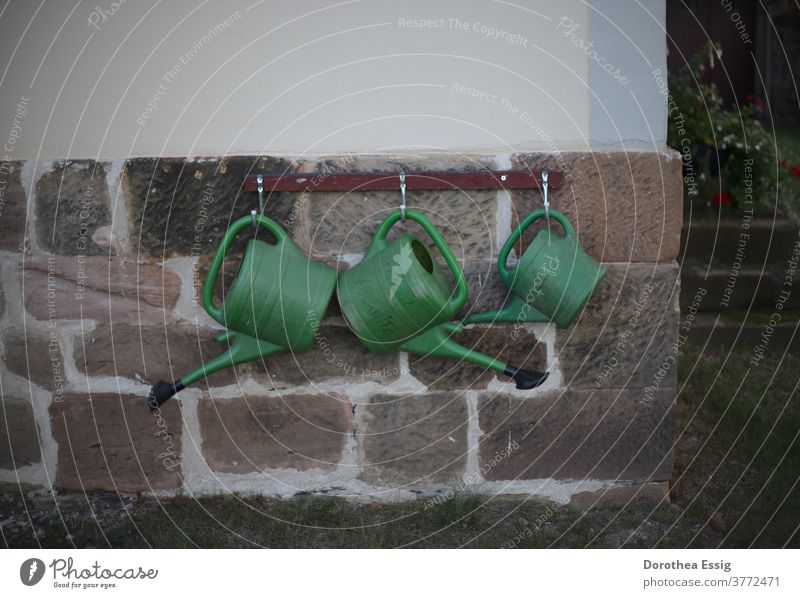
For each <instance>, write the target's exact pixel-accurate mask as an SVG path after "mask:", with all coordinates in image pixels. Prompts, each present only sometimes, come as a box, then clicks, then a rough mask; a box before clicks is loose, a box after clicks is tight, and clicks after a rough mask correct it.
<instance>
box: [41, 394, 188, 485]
mask: <svg viewBox="0 0 800 598" xmlns="http://www.w3.org/2000/svg"><path fill="white" fill-rule="evenodd" d="M50 416H51V420H52V427H53V436H54V438H55V439H56V442H57V443H58V472H57V475H56V485H57V486H58V487H60V488H63V489H65V490H84V491H90V490H114V491H118V492H140V491H153V490H174V489H176V488H178V487H179V486H180V483H181V478H180V474H181V435H182V432H183V424H182V421H181V419H182V418H181V412H180V406H179V403H178V402H177V401H170V402H169V403H165V404H164V405H162V407H161V410H160V412H157V413H156V414H151V413H150V411H149V410H148V409H147V407H146V406H145V399H144V397H142V396H140V395H117V394H93V395H91V396H90V395H83V394H67V395H64V397H63V400H61V401H58V402H54V403H53V404H52V406H51V407H50Z"/></svg>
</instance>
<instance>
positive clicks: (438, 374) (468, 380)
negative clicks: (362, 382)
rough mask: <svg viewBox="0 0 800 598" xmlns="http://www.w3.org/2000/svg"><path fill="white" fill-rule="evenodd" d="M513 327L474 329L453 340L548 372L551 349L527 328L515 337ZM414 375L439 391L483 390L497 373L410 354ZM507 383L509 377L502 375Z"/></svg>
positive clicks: (409, 358)
mask: <svg viewBox="0 0 800 598" xmlns="http://www.w3.org/2000/svg"><path fill="white" fill-rule="evenodd" d="M513 332H514V327H513V325H495V326H491V327H488V326H474V327H471V328H469V329H466V330H464V332H462V333H460V334H454V335H453V336H452V338H453V340H455V341H456V342H458V343H459V344H461V345H463V346H465V347H467V348H469V349H472V350H473V351H479V352H481V353H483V354H485V355H488V356H489V357H493V358H495V359H499V360H500V361H504V362H506V363H509V364H511V365H513V366H516V367H521V368H526V369H530V370H535V371H545V370H546V369H547V347H546V346H545V345H544V343H540V342H539V341H538V339H537V338H536V336H535V335H534V334H532V333H530V332H528V331H526V330H524V329H520V330H518V331H517V337H516V338H514V337H513V336H512V333H513ZM408 364H409V369H410V371H411V374H412V375H413V376H414V377H415V378H417V380H419V381H420V382H422V383H423V384H426V385H427V386H428V388H435V389H470V388H472V389H480V388H486V385H487V384H489V382H490V381H492V380H494V378H495V377H496V374H495V372H494V371H493V370H487V369H484V368H482V367H480V366H477V365H473V364H470V363H467V362H459V361H455V360H452V359H443V358H440V357H425V356H422V355H409V356H408ZM502 378H503V379H504V380H506V379H507V378H506V377H505V376H502Z"/></svg>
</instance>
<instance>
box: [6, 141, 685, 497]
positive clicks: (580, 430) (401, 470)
mask: <svg viewBox="0 0 800 598" xmlns="http://www.w3.org/2000/svg"><path fill="white" fill-rule="evenodd" d="M543 166H547V167H549V168H558V169H561V170H564V171H565V174H566V183H565V185H564V187H563V188H562V189H560V190H557V191H556V190H554V191H553V192H552V193H551V201H552V204H553V206H554V207H555V208H556V209H559V210H561V211H563V212H564V213H566V214H567V215H568V216H569V218H570V219H571V221H572V223H573V225H574V226H575V228H576V229H577V231H578V234H579V237H580V239H581V241H582V243H583V245H584V247H585V249H586V250H587V252H588V253H589V254H590V255H592V256H593V257H594V258H595V259H598V260H600V261H603V262H604V263H605V264H606V266H607V268H608V274H607V276H606V277H605V279H604V280H603V281H602V282H601V283H600V285H599V286H598V288H597V289H596V291H595V293H594V296H593V297H592V299H591V300H590V302H589V304H588V305H587V307H586V308H585V310H584V312H583V313H582V315H581V316H580V317H579V318H578V320H577V321H576V322H575V323H574V324H573V325H572V326H571V327H570V328H568V329H564V330H561V329H558V330H557V329H555V328H554V327H552V326H548V325H544V324H530V325H527V327H526V328H525V329H524V330H523V331H522V334H521V335H519V336H518V337H517V338H516V339H514V338H512V336H511V329H512V328H513V325H495V326H485V325H476V326H472V327H470V328H469V329H467V330H466V331H465V332H464V333H463V335H462V338H461V341H462V342H463V343H464V344H467V345H469V346H472V347H475V348H476V349H478V350H480V351H482V352H484V353H487V354H489V355H492V356H497V357H500V358H503V359H506V360H512V361H513V362H514V363H515V364H520V365H524V366H525V367H529V368H532V369H537V368H538V369H547V370H549V372H550V377H549V379H548V381H547V382H546V383H545V384H544V385H543V386H541V387H540V388H538V389H535V390H532V391H518V390H516V389H514V387H513V385H512V384H508V383H507V382H506V381H505V380H501V379H498V377H497V376H495V375H494V373H492V372H487V371H483V370H481V369H480V368H477V367H475V366H471V365H466V364H460V363H455V362H448V361H444V360H440V359H436V358H422V357H420V356H416V355H407V354H402V353H401V354H393V355H383V356H378V355H373V354H370V353H369V352H367V351H366V349H364V348H363V347H362V346H361V345H360V344H359V343H358V341H357V338H356V337H355V336H354V335H353V334H352V333H350V332H349V330H348V329H347V328H346V327H345V325H344V321H343V319H342V317H341V315H340V314H339V313H338V308H337V307H336V306H335V305H334V306H332V307H331V309H330V311H329V314H328V317H327V319H326V320H325V322H324V323H323V325H322V326H321V328H320V333H319V334H318V336H317V342H316V343H315V345H314V346H313V347H312V349H311V350H310V351H309V352H307V353H305V354H302V355H292V354H285V355H282V356H278V357H274V358H271V359H268V360H266V361H264V362H253V363H249V364H244V365H241V366H239V367H237V368H235V369H230V370H227V371H223V372H220V373H217V374H214V375H212V376H209V377H208V379H207V380H206V381H205V383H203V384H197V385H195V386H192V387H190V388H188V389H186V390H184V391H183V392H181V393H179V395H178V396H177V398H176V399H173V400H171V401H169V402H168V403H166V404H165V405H164V406H163V408H162V409H161V411H160V413H158V414H156V415H151V414H150V413H149V412H148V410H147V408H146V404H145V396H146V394H147V391H148V389H149V387H150V385H151V384H153V383H154V382H157V381H158V380H160V379H168V380H171V379H174V378H178V377H179V376H181V375H182V374H185V373H187V372H188V371H189V370H191V369H194V368H195V367H196V366H197V365H198V364H199V363H200V362H201V361H203V360H207V359H208V358H209V357H211V356H213V355H215V354H217V353H218V352H220V351H221V348H220V346H219V345H218V344H217V343H216V341H215V340H214V337H215V335H216V334H217V333H218V331H219V326H218V325H217V324H216V323H215V322H213V321H212V320H211V319H210V318H209V317H208V316H207V315H206V314H205V313H204V312H203V311H202V308H201V307H200V305H199V295H198V291H199V289H200V288H201V286H202V282H203V280H204V277H205V271H206V269H207V267H208V265H209V263H210V256H211V255H213V253H214V252H215V250H216V247H217V243H218V242H219V239H220V237H221V235H222V233H223V231H224V230H225V229H226V228H227V226H228V224H229V223H230V222H231V221H232V220H234V219H236V218H238V217H239V216H241V215H242V214H246V213H248V212H249V210H250V209H251V208H252V207H253V206H254V205H255V203H256V197H255V196H254V194H250V193H243V192H242V191H241V186H242V182H243V179H244V176H245V175H246V174H247V173H249V172H251V171H253V172H256V171H258V172H264V171H272V172H288V171H293V172H307V173H315V174H316V175H319V176H324V175H325V173H329V172H335V171H368V170H388V171H399V170H400V169H401V168H402V169H404V170H406V171H407V172H409V171H414V170H436V169H458V170H474V169H483V168H495V169H502V168H540V167H543ZM1 174H2V178H3V182H4V186H3V195H2V204H1V205H2V214H1V215H2V218H1V219H0V255H2V264H1V267H2V271H0V309H2V320H1V322H2V328H3V334H2V340H1V341H0V351H1V352H2V363H1V364H0V376H1V377H2V407H3V409H2V413H0V415H2V419H3V422H2V423H1V424H0V435H2V436H3V437H2V438H0V482H6V483H14V484H16V483H18V482H21V483H26V484H32V485H39V486H46V487H55V488H58V489H64V490H116V491H119V492H140V491H141V492H148V493H157V494H160V495H174V494H182V493H186V494H192V495H198V494H212V493H222V492H244V493H263V494H268V495H276V496H281V497H289V496H292V495H294V494H297V493H299V492H324V493H330V494H337V495H346V496H358V497H371V498H372V499H375V500H396V499H402V498H408V497H413V496H416V495H419V494H425V495H437V494H445V495H447V493H448V492H450V491H452V492H457V491H474V492H488V493H509V494H532V495H539V496H542V497H547V498H550V499H553V500H556V501H559V502H562V503H566V502H569V501H570V500H573V501H576V504H578V503H579V504H581V505H586V504H591V502H593V501H594V500H596V499H598V498H602V496H604V495H606V494H607V493H608V495H609V496H611V495H613V497H614V500H615V501H619V499H620V492H624V493H627V494H625V496H628V495H630V496H635V495H636V494H637V493H639V492H641V493H642V495H645V494H646V495H647V496H649V497H652V496H653V495H654V494H655V496H656V497H660V496H664V493H665V492H666V488H667V486H666V481H667V480H669V478H670V475H671V453H672V443H673V439H674V437H675V430H674V402H675V397H676V374H677V365H676V363H675V361H674V360H672V359H671V357H672V356H673V355H674V354H675V353H674V352H675V350H676V347H677V346H678V344H679V343H680V337H679V336H678V324H679V311H678V303H677V301H678V295H679V289H678V278H677V275H678V267H677V264H676V263H675V259H676V257H677V255H678V251H679V239H680V227H681V214H682V210H681V198H682V190H681V178H680V177H681V169H680V160H679V158H678V156H677V155H675V154H673V153H671V152H666V151H665V152H663V153H634V154H625V153H609V154H598V153H563V154H555V155H545V154H514V155H503V156H464V155H457V156H452V155H440V154H436V155H424V156H423V155H420V156H413V157H408V156H406V157H402V158H392V157H386V156H364V155H346V156H329V157H325V156H323V157H319V158H315V159H308V158H304V159H298V160H291V159H286V158H272V157H232V158H225V159H215V158H212V159H202V160H183V159H134V160H130V161H127V162H125V161H104V162H95V161H88V160H78V161H67V162H53V163H43V162H39V163H36V162H16V163H5V165H4V172H3V173H1ZM398 200H399V193H394V192H377V193H363V192H352V193H348V194H338V193H337V194H334V193H313V194H275V195H272V196H270V197H268V198H267V207H266V213H267V215H268V216H271V217H272V218H274V219H276V220H277V221H278V222H280V223H282V224H283V225H284V227H285V228H286V229H287V230H288V231H289V232H290V233H291V235H292V236H293V238H294V239H295V240H296V241H297V243H298V244H299V245H300V246H301V247H302V248H303V249H304V250H305V251H307V252H308V254H309V255H310V256H312V257H313V258H314V259H318V260H323V261H325V262H327V263H330V264H333V265H336V266H337V267H338V268H339V269H344V268H347V267H348V266H349V265H352V264H354V263H356V262H357V260H358V259H359V258H360V254H361V253H362V252H363V251H364V250H365V249H366V246H367V245H368V243H369V240H370V237H371V235H372V233H373V232H374V230H375V228H376V226H377V223H378V222H379V221H380V220H381V219H382V218H383V217H384V216H385V215H386V214H388V212H389V211H391V210H393V209H395V208H396V206H397V205H398ZM409 203H410V205H411V206H412V207H414V208H417V209H421V210H424V211H426V212H428V213H429V215H430V216H431V217H432V219H433V221H434V222H435V224H436V225H437V226H439V227H440V229H441V230H442V232H443V233H444V236H445V238H446V239H447V240H448V242H449V244H450V246H451V247H452V249H453V251H454V253H455V254H456V256H457V257H458V259H459V260H460V261H461V263H462V265H463V266H464V270H465V272H466V274H467V276H468V279H469V285H470V301H469V303H468V305H467V306H466V307H465V309H464V312H463V313H464V314H466V313H467V312H468V311H469V310H483V309H488V308H492V307H496V306H499V305H500V304H502V302H503V300H504V298H505V296H506V291H505V289H504V288H503V286H502V284H501V283H500V281H499V278H498V276H497V271H496V267H495V261H496V257H497V252H498V249H499V247H500V246H502V244H503V242H504V240H505V239H506V238H507V236H508V235H509V234H510V232H511V230H512V227H513V226H514V225H515V224H516V223H517V222H518V221H519V219H520V218H521V217H523V216H524V215H525V214H527V213H528V212H529V211H531V210H532V209H534V208H536V207H540V206H541V195H540V193H539V192H538V191H533V190H531V191H529V192H528V191H526V192H514V193H507V192H503V191H500V192H497V191H474V192H473V191H470V192H461V191H427V192H411V193H409ZM409 226H410V225H409ZM416 232H418V234H422V233H421V231H416ZM528 241H529V237H525V238H523V240H522V241H521V243H522V244H523V245H522V246H520V248H519V249H523V248H524V243H527V242H528ZM239 251H241V247H240V248H239ZM235 254H236V251H234V252H233V255H232V257H231V258H230V259H229V260H228V261H227V262H226V268H225V272H224V274H227V276H224V277H225V278H226V279H227V280H230V278H231V274H232V272H233V268H234V267H235V264H236V255H235ZM462 315H463V314H462Z"/></svg>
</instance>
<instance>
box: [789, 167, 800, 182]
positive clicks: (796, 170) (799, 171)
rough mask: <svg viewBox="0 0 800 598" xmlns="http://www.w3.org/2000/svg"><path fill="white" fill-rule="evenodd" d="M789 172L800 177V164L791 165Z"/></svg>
mask: <svg viewBox="0 0 800 598" xmlns="http://www.w3.org/2000/svg"><path fill="white" fill-rule="evenodd" d="M789 172H791V173H792V174H793V175H794V176H795V177H797V178H798V179H800V164H792V165H791V166H790V167H789Z"/></svg>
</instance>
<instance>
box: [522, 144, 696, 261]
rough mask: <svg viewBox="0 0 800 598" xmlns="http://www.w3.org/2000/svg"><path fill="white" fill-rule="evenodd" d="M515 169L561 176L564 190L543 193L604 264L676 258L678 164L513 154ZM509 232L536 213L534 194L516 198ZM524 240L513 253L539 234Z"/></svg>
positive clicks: (669, 158)
mask: <svg viewBox="0 0 800 598" xmlns="http://www.w3.org/2000/svg"><path fill="white" fill-rule="evenodd" d="M512 163H513V165H514V168H518V169H526V168H530V169H531V170H540V169H542V168H545V167H546V168H549V169H551V170H563V171H564V174H565V181H564V185H563V186H562V187H561V188H560V189H557V190H553V191H552V192H551V193H550V194H549V198H550V203H551V206H552V208H553V209H556V210H558V211H560V212H563V213H564V214H565V215H566V216H567V218H569V220H570V222H571V223H572V225H573V227H574V228H575V230H576V231H577V233H578V237H579V238H580V241H581V244H582V245H583V247H584V249H585V250H586V252H587V253H588V254H589V255H591V256H592V257H594V258H595V259H597V260H601V261H605V262H627V261H631V262H650V261H671V260H674V259H675V258H676V257H677V256H678V252H679V249H680V231H681V224H682V219H683V208H682V206H683V183H682V180H683V179H682V173H681V160H680V157H679V155H678V154H677V152H673V151H672V150H670V151H669V152H668V153H664V152H659V153H654V152H648V153H636V152H634V153H625V152H614V153H591V152H574V153H564V154H558V155H556V156H554V155H551V154H516V155H514V156H513V157H512ZM512 197H513V204H514V210H513V225H514V226H516V225H517V223H518V221H519V220H520V219H522V218H524V217H525V216H526V215H527V214H528V213H529V212H531V211H533V210H534V209H537V208H541V207H542V195H541V193H540V192H539V191H515V192H514V193H513V194H512ZM538 228H539V226H538V225H534V226H532V227H531V228H530V229H529V232H528V233H527V234H525V235H523V239H522V243H521V244H518V245H517V248H516V249H517V253H518V255H521V254H520V249H522V248H526V247H527V246H528V243H529V242H530V240H531V239H532V238H533V235H534V234H535V232H536V231H537V230H538Z"/></svg>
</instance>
